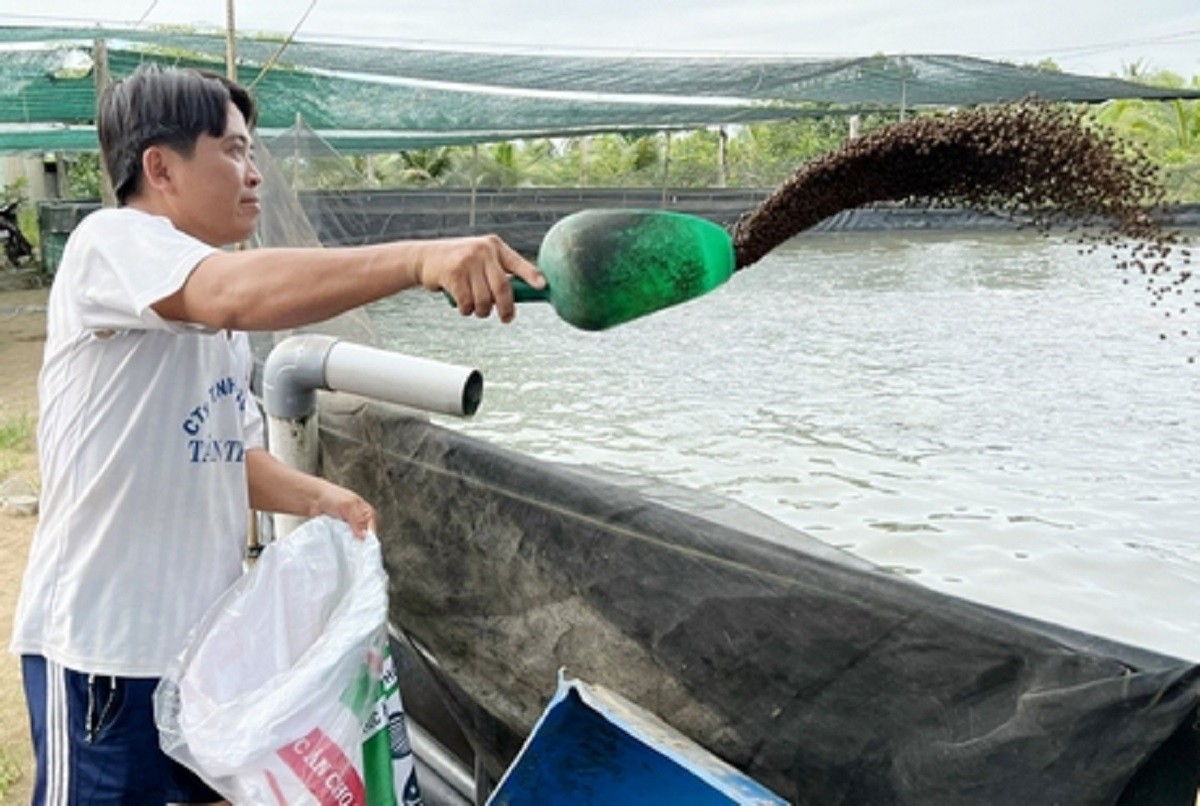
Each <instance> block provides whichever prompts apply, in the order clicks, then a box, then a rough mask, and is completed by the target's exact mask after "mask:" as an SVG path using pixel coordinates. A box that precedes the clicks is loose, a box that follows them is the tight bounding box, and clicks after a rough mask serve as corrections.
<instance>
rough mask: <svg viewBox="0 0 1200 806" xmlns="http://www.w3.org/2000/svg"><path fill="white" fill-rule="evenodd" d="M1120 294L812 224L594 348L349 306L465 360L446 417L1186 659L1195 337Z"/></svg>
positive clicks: (522, 326)
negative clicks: (462, 408) (469, 395)
mask: <svg viewBox="0 0 1200 806" xmlns="http://www.w3.org/2000/svg"><path fill="white" fill-rule="evenodd" d="M1122 278H1123V274H1122V273H1121V272H1120V271H1119V270H1118V269H1117V268H1116V267H1115V264H1114V263H1113V261H1112V260H1111V258H1110V257H1109V255H1107V254H1092V255H1083V254H1080V253H1079V250H1078V249H1077V247H1076V246H1075V245H1074V244H1073V243H1072V242H1070V241H1068V240H1065V239H1061V238H1057V237H1051V238H1043V237H1039V236H1037V235H1034V234H1026V233H986V234H961V233H954V234H951V233H936V234H935V233H926V234H912V233H883V234H866V233H847V234H812V235H807V236H804V237H802V238H798V239H795V240H793V241H791V242H789V243H787V244H785V245H784V246H782V247H780V248H778V249H777V250H776V251H775V252H774V253H772V254H771V255H770V256H768V257H767V258H766V259H764V260H763V261H762V262H760V263H759V264H757V265H755V266H753V267H751V268H750V269H748V270H746V271H744V272H741V273H739V274H738V275H735V276H734V278H733V279H732V280H731V281H730V282H729V283H728V284H726V285H725V286H723V287H722V288H720V289H718V290H717V291H716V292H714V293H712V294H710V295H709V296H707V297H704V298H702V299H700V300H696V301H693V302H691V303H688V304H685V305H681V306H678V307H676V308H672V309H670V310H667V311H664V312H662V313H660V314H657V315H655V316H652V317H648V318H646V319H643V320H639V321H637V322H633V323H630V324H627V325H624V326H621V327H619V328H615V329H613V330H611V331H607V332H603V333H585V332H582V331H578V330H574V329H573V328H571V327H570V326H568V325H566V324H564V323H562V322H561V321H559V320H558V319H557V317H555V315H554V314H553V312H552V310H551V309H550V308H549V307H548V306H546V305H542V304H527V305H523V306H522V307H521V309H520V312H519V314H518V317H517V320H516V322H515V323H514V324H513V325H511V326H507V327H505V326H501V325H500V324H499V323H498V322H497V321H495V320H488V321H478V320H474V319H470V320H464V319H461V318H460V317H459V316H458V315H457V314H455V313H454V312H452V311H451V310H450V309H449V308H448V307H447V305H446V303H445V302H444V300H442V299H441V297H440V296H438V295H432V294H420V293H416V294H403V295H400V296H399V297H396V298H393V299H390V300H387V301H385V302H382V303H378V304H376V305H374V306H372V307H371V308H370V312H371V314H372V319H373V322H374V325H375V328H376V329H377V331H378V332H379V335H380V337H381V340H382V341H383V343H384V344H385V345H386V346H388V347H390V348H392V349H397V350H400V351H404V352H409V353H411V354H415V355H424V356H428V357H432V358H437V359H440V360H444V361H451V362H455V363H465V364H470V365H473V366H476V367H478V368H479V369H480V370H482V372H483V373H484V376H485V378H486V390H485V394H484V402H483V405H482V407H481V408H480V411H479V413H478V414H477V415H476V416H475V417H474V418H473V419H472V420H470V421H456V420H452V419H448V418H447V419H445V420H442V419H440V418H439V422H442V423H443V424H445V425H447V426H449V427H453V428H457V429H460V430H462V431H464V432H466V433H469V434H471V435H472V436H475V437H479V438H482V439H486V440H489V441H492V442H494V443H497V444H500V445H503V446H505V447H508V448H512V449H516V450H519V451H522V452H524V453H527V454H531V455H534V456H537V457H542V458H546V459H552V460H555V461H562V462H570V463H585V464H589V465H595V466H599V467H602V468H606V469H610V470H616V471H621V472H632V473H638V474H643V475H651V476H657V477H659V478H663V479H666V480H668V481H670V482H673V483H676V484H681V485H685V486H688V487H692V488H697V489H701V490H705V491H710V492H715V493H718V494H721V495H724V496H726V497H729V498H732V499H734V500H736V501H739V502H741V503H744V504H747V505H749V506H751V507H754V508H755V509H758V510H760V511H761V512H764V513H766V514H768V515H770V516H772V517H774V518H776V519H778V520H780V521H782V522H784V523H786V524H788V525H790V526H793V527H796V528H798V529H801V530H803V531H805V532H807V533H809V534H811V535H813V536H815V537H818V538H820V539H822V540H823V541H825V542H827V543H829V544H831V545H834V546H837V547H840V548H843V549H845V550H847V551H849V552H852V553H854V554H856V555H858V556H861V557H863V558H866V559H868V560H870V561H872V562H874V563H877V564H879V565H881V566H884V567H887V568H889V569H892V570H893V571H895V572H896V573H899V574H904V575H907V576H909V577H911V578H912V579H914V580H916V581H917V582H920V583H922V584H924V585H927V586H929V587H932V588H935V589H938V590H941V591H944V592H947V593H950V594H953V595H956V596H962V597H965V598H970V599H974V600H977V601H982V602H985V603H988V604H992V605H996V606H999V607H1002V608H1005V609H1008V610H1013V611H1016V612H1020V613H1023V614H1026V615H1031V616H1034V617H1037V618H1041V619H1045V620H1049V621H1054V622H1057V623H1062V624H1066V625H1068V626H1071V627H1075V628H1078V629H1082V630H1086V631H1088V632H1092V633H1097V634H1100V635H1105V636H1108V637H1111V638H1115V639H1117V640H1121V641H1125V642H1127V643H1131V644H1135V645H1139V646H1143V647H1147V648H1150V649H1155V650H1158V651H1161V652H1164V653H1167V654H1172V655H1177V656H1181V657H1186V658H1189V659H1192V660H1200V361H1198V362H1197V363H1195V364H1193V363H1189V361H1188V358H1189V357H1190V356H1193V355H1195V354H1197V353H1198V352H1200V335H1196V334H1193V335H1189V336H1183V335H1181V331H1182V329H1183V328H1184V327H1185V325H1184V324H1183V323H1184V322H1186V321H1187V320H1189V319H1191V320H1193V322H1192V326H1193V327H1200V323H1197V322H1195V321H1194V319H1195V317H1196V314H1195V313H1191V314H1189V315H1186V316H1183V317H1180V315H1179V311H1178V310H1177V311H1176V316H1175V318H1174V319H1168V318H1166V317H1164V314H1163V312H1162V309H1160V308H1155V307H1152V306H1151V304H1150V303H1151V297H1150V295H1149V294H1148V292H1147V291H1146V290H1145V289H1144V288H1143V287H1142V285H1141V284H1139V283H1137V282H1136V281H1135V282H1132V283H1130V284H1129V285H1125V284H1123V283H1122ZM1185 288H1186V286H1185ZM1192 293H1193V292H1192V290H1191V289H1190V288H1189V289H1188V294H1189V295H1190V294H1192ZM1164 332H1165V333H1167V334H1168V338H1167V339H1166V340H1162V339H1160V334H1161V333H1164Z"/></svg>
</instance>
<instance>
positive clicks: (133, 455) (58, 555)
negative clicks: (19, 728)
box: [12, 66, 544, 804]
mask: <svg viewBox="0 0 1200 806" xmlns="http://www.w3.org/2000/svg"><path fill="white" fill-rule="evenodd" d="M254 118H255V108H254V104H253V101H252V100H251V98H250V97H249V95H248V94H247V93H246V91H245V90H243V89H242V88H241V87H239V86H237V85H236V84H233V83H232V82H229V81H227V80H226V79H223V78H221V77H219V76H215V75H210V74H203V73H199V72H196V71H188V70H174V69H160V68H157V67H153V66H144V67H142V68H139V69H138V70H137V71H136V72H135V73H134V74H133V75H132V76H130V77H129V78H127V79H125V80H123V81H121V82H118V83H116V84H115V85H113V87H112V88H111V89H110V90H109V91H108V92H106V93H105V95H104V96H103V98H102V99H101V102H100V109H99V115H98V131H99V135H100V144H101V151H102V153H103V156H104V160H105V164H106V166H107V168H108V171H109V175H110V177H111V179H112V182H113V187H114V189H115V191H116V195H117V199H118V207H117V208H116V209H108V210H101V211H98V212H96V213H94V214H92V215H91V216H89V217H88V218H87V219H85V220H84V221H83V222H81V224H80V225H79V227H78V228H77V229H76V231H75V232H74V233H73V234H72V236H71V238H70V240H69V242H68V244H67V246H66V249H65V251H64V253H63V257H62V260H61V263H60V266H59V270H58V272H57V275H56V277H55V282H54V287H53V289H52V291H51V294H50V302H49V306H48V325H47V340H46V354H45V362H44V365H43V368H42V372H41V375H40V377H39V381H38V386H39V390H38V391H39V398H40V401H41V402H40V409H41V410H40V422H39V427H38V428H39V431H38V449H39V458H40V462H41V471H42V483H43V489H42V518H41V521H40V523H39V524H38V530H37V533H36V535H35V537H34V541H33V546H32V548H31V552H30V558H29V566H28V568H27V569H26V573H25V578H24V582H23V585H22V590H21V596H20V600H19V602H18V606H17V615H16V619H15V624H14V631H13V641H12V649H13V651H14V652H16V653H19V654H20V655H21V656H22V671H23V676H24V679H25V689H26V699H27V701H28V705H29V710H30V721H31V727H32V733H33V739H34V745H35V751H36V755H37V765H38V769H37V780H36V783H35V792H34V802H35V803H39V804H40V803H48V804H83V803H87V804H99V803H104V804H155V803H167V802H215V801H218V800H219V796H217V795H216V794H215V793H213V792H212V791H211V790H209V789H207V787H205V786H204V785H203V784H202V783H201V782H200V781H199V780H198V779H196V778H195V777H194V776H192V775H191V774H190V773H189V772H188V771H187V770H184V769H183V768H181V767H179V766H178V765H176V764H174V763H173V762H172V761H171V760H170V759H168V758H166V756H165V755H164V754H163V753H162V752H161V751H160V750H159V748H158V741H157V731H156V730H155V725H154V718H153V711H152V706H151V695H152V693H153V690H154V686H155V685H156V683H157V679H158V678H159V677H160V676H161V675H162V674H163V672H164V670H165V668H166V665H167V663H168V661H169V660H170V659H171V658H172V657H174V655H175V654H177V653H178V651H179V650H180V649H182V645H183V642H184V640H185V638H186V635H187V632H188V630H189V629H190V628H191V627H192V626H193V624H195V623H196V622H197V621H198V620H199V618H200V617H201V615H202V614H203V613H204V612H205V611H206V610H207V608H208V607H209V606H210V605H211V604H212V603H213V602H214V601H215V600H216V598H217V597H218V596H219V595H220V594H221V593H222V592H223V591H224V590H225V589H227V588H228V586H229V585H230V584H232V583H233V582H234V580H235V579H236V578H237V576H238V574H239V573H240V571H241V561H242V557H241V549H242V547H243V546H244V537H245V526H246V522H247V517H246V512H247V508H248V507H252V508H254V509H258V510H264V511H274V512H286V513H292V514H299V515H317V514H328V515H333V516H336V517H339V518H342V519H344V520H346V521H347V522H348V523H349V524H350V525H351V527H352V528H353V529H354V531H355V532H356V533H357V534H359V535H360V536H361V535H362V534H364V533H365V532H366V531H367V530H368V529H372V528H374V518H375V513H374V510H373V509H372V508H371V506H370V505H369V504H367V502H365V501H364V500H363V499H361V498H360V497H359V496H358V495H356V494H355V493H353V492H351V491H349V490H346V489H344V488H341V487H339V486H337V485H334V484H332V483H330V482H328V481H325V480H323V479H320V478H316V477H312V476H308V475H305V474H303V473H300V472H299V471H296V470H293V469H291V468H288V467H286V466H284V465H283V464H281V463H280V462H278V461H276V460H275V459H274V458H273V457H271V456H270V455H269V454H268V453H267V452H266V451H265V450H263V447H262V425H261V421H260V419H259V416H258V414H257V412H256V409H255V407H254V405H253V401H252V400H251V399H250V397H249V394H248V391H247V386H248V378H249V373H250V358H249V350H248V347H247V340H246V337H245V335H244V333H242V331H247V330H276V329H283V328H291V327H296V326H300V325H304V324H308V323H312V322H316V321H320V320H324V319H327V318H329V317H331V316H333V315H335V314H338V313H341V312H343V311H346V310H349V309H351V308H354V307H357V306H359V305H362V304H364V303H367V302H370V301H372V300H375V299H378V298H380V297H384V296H387V295H389V294H393V293H396V292H398V291H401V290H403V289H406V288H410V287H414V286H421V287H423V288H426V289H429V290H441V289H444V290H446V291H449V292H450V293H451V294H452V295H453V297H454V299H455V300H456V301H457V303H458V308H459V311H460V312H461V313H462V314H464V315H469V314H475V315H477V316H481V317H486V316H489V315H490V314H491V313H492V312H493V310H494V311H496V312H497V314H498V316H499V318H500V319H501V320H502V321H505V322H507V321H510V320H511V319H512V316H513V298H512V292H511V288H510V286H509V278H510V275H517V276H519V277H521V278H523V279H525V280H527V281H528V282H530V283H532V284H533V285H535V286H539V287H540V286H541V285H543V284H544V280H543V279H542V277H541V275H540V274H539V273H538V272H537V270H536V269H535V268H534V267H533V266H532V265H531V264H529V263H528V262H526V261H525V260H523V259H522V258H521V257H520V256H518V255H517V254H516V253H515V252H513V251H512V250H511V249H510V248H509V247H507V246H506V245H505V244H503V243H502V242H501V241H500V240H499V239H497V238H495V237H483V238H463V239H453V240H440V241H420V242H417V241H414V242H396V243H389V244H382V245H377V246H366V247H357V248H351V249H263V250H249V251H222V250H221V249H220V247H222V246H227V245H229V244H233V243H237V242H240V241H242V240H244V239H245V238H247V237H248V236H249V235H250V234H251V232H252V231H253V229H254V226H255V222H256V220H257V218H258V214H259V201H258V196H257V190H258V187H259V185H260V183H261V181H262V179H261V176H260V175H259V173H258V170H257V169H256V168H255V165H254V161H253V155H252V151H251V137H250V127H251V126H253V124H254Z"/></svg>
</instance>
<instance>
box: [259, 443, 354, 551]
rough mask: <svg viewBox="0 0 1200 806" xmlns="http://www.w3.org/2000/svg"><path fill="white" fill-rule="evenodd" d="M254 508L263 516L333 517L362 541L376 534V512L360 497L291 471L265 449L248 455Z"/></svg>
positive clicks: (304, 474)
mask: <svg viewBox="0 0 1200 806" xmlns="http://www.w3.org/2000/svg"><path fill="white" fill-rule="evenodd" d="M246 479H247V481H248V483H249V485H250V506H251V507H253V508H254V509H257V510H259V511H261V512H286V513H287V514H289V515H303V516H305V517H308V518H311V517H314V516H316V515H332V516H333V517H335V518H340V519H342V520H344V521H345V522H346V523H348V524H350V529H351V530H352V531H353V532H354V534H356V535H357V536H358V537H360V538H362V537H366V535H367V532H374V531H375V508H374V507H372V506H371V505H370V504H368V503H367V502H366V501H364V500H363V499H362V497H361V496H360V495H358V494H357V493H355V492H353V491H351V490H347V489H346V488H345V487H339V486H338V485H336V484H334V483H333V482H331V481H328V480H327V479H323V478H321V477H320V476H310V475H309V474H308V473H302V472H300V471H299V470H296V469H295V468H294V467H288V466H287V465H285V464H284V463H283V462H281V461H279V460H278V459H276V458H275V457H274V456H272V455H271V454H269V453H267V451H266V450H265V449H263V448H252V449H250V450H248V451H246Z"/></svg>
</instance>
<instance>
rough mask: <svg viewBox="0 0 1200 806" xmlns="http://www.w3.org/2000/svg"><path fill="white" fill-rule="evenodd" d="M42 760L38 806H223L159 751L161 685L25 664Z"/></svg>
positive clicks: (25, 659) (38, 662) (33, 661)
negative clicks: (214, 805) (172, 805)
mask: <svg viewBox="0 0 1200 806" xmlns="http://www.w3.org/2000/svg"><path fill="white" fill-rule="evenodd" d="M21 675H22V677H23V678H24V682H25V701H26V703H27V704H28V706H29V717H30V727H31V730H32V734H33V749H34V754H35V755H36V757H37V780H36V781H35V782H34V790H33V804H34V806H43V804H44V806H82V805H83V804H89V805H90V804H96V805H97V806H100V805H101V804H104V806H108V804H111V806H124V805H125V804H134V803H136V804H146V806H157V804H166V803H215V802H218V801H220V800H222V798H221V796H220V795H218V794H217V793H216V792H214V791H213V790H212V789H210V788H209V787H208V786H207V785H206V784H205V783H204V782H203V781H201V780H200V779H199V778H198V777H196V775H195V774H194V773H192V772H191V771H190V770H188V769H187V768H186V767H183V766H182V765H180V764H178V763H177V762H175V761H174V760H172V759H170V758H168V757H167V755H166V754H165V753H163V751H162V749H161V748H160V747H159V746H158V728H157V727H156V726H155V724H154V703H153V698H154V687H155V686H156V685H158V680H157V679H155V678H146V677H108V676H100V675H89V674H83V673H80V672H73V671H71V670H70V669H65V668H63V667H62V666H60V665H59V664H57V663H54V662H53V661H48V660H46V659H45V658H43V657H41V656H40V655H23V656H22V657H21Z"/></svg>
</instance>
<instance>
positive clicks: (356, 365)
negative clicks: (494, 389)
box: [325, 341, 483, 417]
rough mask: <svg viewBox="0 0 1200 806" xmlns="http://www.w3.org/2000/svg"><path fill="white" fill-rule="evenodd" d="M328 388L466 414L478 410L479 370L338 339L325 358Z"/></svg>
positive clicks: (481, 384)
mask: <svg viewBox="0 0 1200 806" xmlns="http://www.w3.org/2000/svg"><path fill="white" fill-rule="evenodd" d="M325 382H326V383H327V384H328V385H329V388H330V389H336V390H341V391H344V392H353V393H354V394H356V395H362V396H363V397H370V398H374V399H376V400H385V401H387V402H389V403H399V404H401V405H404V406H411V407H412V408H414V409H420V410H422V411H430V412H436V413H439V414H453V415H456V416H458V417H469V416H471V415H472V414H474V413H475V411H476V410H477V409H478V408H479V401H480V399H481V397H482V395H483V376H482V375H480V374H479V371H478V370H475V369H470V368H468V367H459V366H455V365H453V364H445V363H442V362H441V361H431V360H430V359H428V358H417V357H415V356H411V355H403V354H401V353H391V352H387V351H385V350H377V349H375V348H373V347H364V346H362V345H361V344H352V343H350V342H345V341H339V342H337V343H336V344H334V345H333V346H332V347H331V348H330V350H329V355H328V358H327V359H326V361H325Z"/></svg>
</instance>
